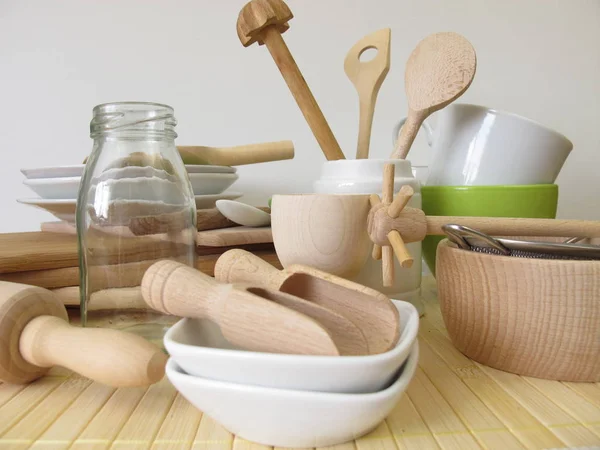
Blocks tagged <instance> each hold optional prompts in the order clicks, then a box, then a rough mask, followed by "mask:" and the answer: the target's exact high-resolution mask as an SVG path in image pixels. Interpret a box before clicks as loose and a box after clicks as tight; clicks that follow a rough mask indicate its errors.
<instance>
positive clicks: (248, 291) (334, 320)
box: [142, 260, 369, 356]
mask: <svg viewBox="0 0 600 450" xmlns="http://www.w3.org/2000/svg"><path fill="white" fill-rule="evenodd" d="M255 286H256V284H255ZM142 296H143V298H144V300H145V301H146V302H147V303H148V305H149V306H150V307H152V308H153V309H155V310H157V311H161V312H163V313H166V314H172V315H176V316H180V317H190V318H207V319H209V320H212V321H213V322H215V323H217V324H218V325H219V326H220V328H221V332H222V333H223V336H225V338H226V339H227V340H228V341H229V342H231V343H232V344H235V345H238V346H239V347H242V348H245V349H248V350H254V351H260V352H270V353H291V354H307V355H329V356H337V355H366V354H368V353H369V348H368V345H367V343H366V340H365V337H364V336H363V334H362V332H361V331H360V329H358V327H357V326H356V325H354V323H352V321H350V320H348V319H347V318H345V317H344V316H342V315H341V314H337V313H336V312H334V311H329V310H328V309H327V308H323V307H321V306H319V305H316V304H314V303H311V302H308V301H305V300H303V299H301V298H297V297H294V296H293V295H290V294H286V293H282V292H278V291H277V290H269V289H266V288H264V287H251V286H247V285H233V284H221V283H218V282H217V281H216V280H215V279H214V278H212V277H209V276H208V275H205V274H203V273H202V272H200V271H198V270H195V269H193V268H192V267H189V266H186V265H184V264H181V263H178V262H175V261H170V260H163V261H159V262H157V263H154V264H153V265H152V266H150V268H149V269H148V270H147V271H146V273H145V274H144V278H143V279H142Z"/></svg>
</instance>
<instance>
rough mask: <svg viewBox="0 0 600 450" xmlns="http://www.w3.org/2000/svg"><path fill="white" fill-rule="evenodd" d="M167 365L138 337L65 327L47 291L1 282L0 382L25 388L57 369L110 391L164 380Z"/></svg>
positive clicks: (62, 311) (58, 305)
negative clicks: (65, 368)
mask: <svg viewBox="0 0 600 450" xmlns="http://www.w3.org/2000/svg"><path fill="white" fill-rule="evenodd" d="M166 362H167V356H166V355H165V354H164V353H163V352H162V351H161V349H159V348H158V347H156V346H155V345H153V344H151V343H150V342H148V341H146V340H145V339H143V338H142V337H140V336H136V335H133V334H130V333H125V332H123V331H118V330H109V329H100V328H79V327H73V326H71V325H69V324H68V316H67V312H66V310H65V308H64V306H63V305H62V303H61V302H60V300H59V299H58V298H57V297H56V296H55V295H54V294H53V293H52V292H50V291H48V290H46V289H42V288H39V287H35V286H29V285H26V284H18V283H9V282H5V281H2V282H0V380H3V381H5V382H7V383H19V384H20V383H27V382H30V381H33V380H35V379H36V378H39V377H41V376H43V375H44V374H45V373H46V372H47V371H48V369H49V368H50V367H52V366H55V365H56V366H63V367H67V368H69V369H71V370H73V371H75V372H78V373H80V374H81V375H84V376H86V377H89V378H91V379H93V380H96V381H98V382H100V383H103V384H107V385H110V386H144V385H149V384H152V383H155V382H157V381H159V380H160V379H161V378H162V377H163V375H164V373H165V364H166Z"/></svg>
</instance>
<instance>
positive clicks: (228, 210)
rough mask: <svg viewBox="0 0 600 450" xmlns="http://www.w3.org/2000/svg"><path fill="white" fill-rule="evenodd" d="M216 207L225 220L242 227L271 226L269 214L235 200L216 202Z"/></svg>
mask: <svg viewBox="0 0 600 450" xmlns="http://www.w3.org/2000/svg"><path fill="white" fill-rule="evenodd" d="M216 207H217V209H218V210H219V212H220V213H221V214H223V215H224V216H225V217H226V218H228V219H229V220H231V221H232V222H234V223H237V224H238V225H242V226H244V227H266V226H269V225H271V214H269V213H266V212H264V211H263V210H262V209H258V208H257V207H255V206H252V205H247V204H246V203H242V202H236V201H235V200H217V203H216Z"/></svg>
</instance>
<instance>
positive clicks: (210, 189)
mask: <svg viewBox="0 0 600 450" xmlns="http://www.w3.org/2000/svg"><path fill="white" fill-rule="evenodd" d="M130 169H133V170H136V172H139V173H132V172H131V170H130ZM115 171H119V172H127V173H123V174H120V173H113V172H115ZM142 171H145V172H148V173H147V176H145V175H146V174H145V173H142ZM109 172H110V174H109ZM159 172H163V173H164V174H165V176H159ZM129 176H131V178H128V177H129ZM188 177H189V179H190V183H191V184H192V189H193V191H194V195H213V194H220V193H221V192H223V191H224V190H225V189H227V188H228V187H230V186H231V185H232V184H233V183H235V181H236V180H237V179H238V178H239V175H237V174H235V173H188ZM100 178H105V180H104V181H101V182H103V183H107V184H118V185H120V186H121V187H122V189H120V190H121V191H123V195H127V196H132V195H134V194H133V191H131V189H134V190H137V191H139V190H140V189H142V190H144V191H145V192H142V193H139V194H135V195H142V194H143V195H156V192H161V193H162V192H163V191H164V190H165V189H168V190H173V189H174V188H175V187H176V185H175V184H173V183H170V185H169V184H167V183H166V182H164V181H161V180H169V179H170V178H173V177H171V176H170V175H166V172H164V171H157V170H156V169H153V168H151V167H126V168H124V169H110V170H109V171H106V172H104V173H103V174H102V175H101V176H100ZM80 181H81V177H58V178H34V179H26V180H23V184H25V185H26V186H28V187H29V188H30V189H31V190H33V191H34V192H35V193H36V194H38V195H39V196H40V197H41V198H44V199H69V198H75V197H77V194H78V192H79V184H80ZM147 182H152V183H153V184H155V185H157V188H156V189H154V190H152V189H146V183H147ZM161 182H162V184H164V185H165V188H159V187H158V184H161ZM136 187H139V189H137V188H136ZM157 189H160V190H157ZM113 192H114V191H113ZM143 195H142V197H140V198H143ZM174 195H176V194H174Z"/></svg>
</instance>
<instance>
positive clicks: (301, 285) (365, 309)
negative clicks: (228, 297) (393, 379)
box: [215, 249, 400, 354]
mask: <svg viewBox="0 0 600 450" xmlns="http://www.w3.org/2000/svg"><path fill="white" fill-rule="evenodd" d="M215 278H216V279H217V280H219V281H222V282H230V283H231V282H236V283H237V282H243V283H253V284H259V285H261V286H263V287H265V288H269V289H278V290H280V291H282V292H287V293H289V294H293V295H295V296H298V297H301V298H303V299H305V300H308V301H310V302H314V303H317V304H319V305H322V306H324V307H326V308H328V309H330V310H332V311H336V312H338V313H340V314H342V315H344V316H346V317H347V318H348V319H350V320H351V321H352V322H354V323H355V324H356V325H357V326H358V327H359V328H360V329H361V330H362V332H363V334H364V336H365V338H366V339H367V343H368V344H369V351H370V353H371V354H376V353H383V352H386V351H388V350H390V349H391V348H393V347H394V346H395V345H396V343H397V342H398V338H399V336H400V324H399V316H398V310H397V309H396V307H395V306H394V304H393V303H392V302H391V301H390V300H389V299H388V298H387V297H386V296H385V295H383V294H382V293H380V292H377V291H375V290H373V289H370V288H368V287H366V286H362V285H360V284H357V283H353V282H351V281H348V280H346V279H344V278H340V277H336V276H334V275H331V274H329V273H327V272H322V271H320V270H317V269H315V268H312V267H308V266H302V265H292V266H290V267H288V268H287V269H284V270H282V271H279V270H277V269H276V268H275V267H273V266H271V265H270V264H268V263H267V262H265V261H263V260H262V259H260V258H259V257H257V256H254V255H253V254H252V253H249V252H246V251H244V250H240V249H234V250H229V251H227V252H225V253H223V255H221V257H220V258H219V259H218V261H217V264H216V266H215Z"/></svg>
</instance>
